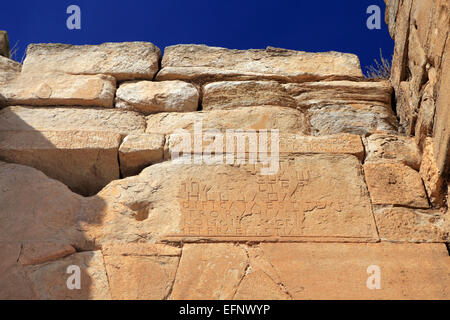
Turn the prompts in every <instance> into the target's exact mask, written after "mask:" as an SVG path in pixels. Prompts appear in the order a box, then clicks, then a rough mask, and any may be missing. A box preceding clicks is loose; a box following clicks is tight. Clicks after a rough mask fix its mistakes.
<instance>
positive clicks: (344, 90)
mask: <svg viewBox="0 0 450 320" xmlns="http://www.w3.org/2000/svg"><path fill="white" fill-rule="evenodd" d="M283 87H284V88H285V90H286V91H287V92H288V93H289V95H290V96H292V97H293V98H294V99H295V101H296V104H297V107H299V108H309V107H313V106H317V105H322V106H324V105H348V104H377V105H380V106H385V107H386V108H391V95H392V86H391V84H390V82H389V81H371V82H368V81H320V82H307V83H287V84H284V85H283Z"/></svg>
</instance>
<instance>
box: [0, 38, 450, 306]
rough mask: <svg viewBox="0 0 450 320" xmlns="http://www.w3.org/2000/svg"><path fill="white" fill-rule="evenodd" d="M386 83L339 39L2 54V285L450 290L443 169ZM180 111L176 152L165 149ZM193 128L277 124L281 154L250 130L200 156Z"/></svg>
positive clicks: (312, 294) (356, 292)
mask: <svg viewBox="0 0 450 320" xmlns="http://www.w3.org/2000/svg"><path fill="white" fill-rule="evenodd" d="M161 59H162V60H161ZM443 74H444V73H443ZM394 89H395V90H397V87H396V86H395V85H394ZM392 94H393V89H392V85H391V82H390V81H388V80H383V81H374V80H367V79H364V78H363V75H362V72H361V68H360V65H359V61H358V58H357V57H356V56H355V55H352V54H344V53H337V52H328V53H306V52H299V51H291V50H284V49H277V48H267V49H266V50H229V49H224V48H215V47H207V46H204V45H177V46H172V47H168V48H166V49H165V53H164V56H163V57H161V52H160V50H159V49H158V48H157V47H156V46H154V45H153V44H151V43H143V42H132V43H107V44H102V45H97V46H70V45H59V44H39V45H31V46H30V47H29V48H28V52H27V57H26V59H25V61H24V63H23V66H22V65H20V64H18V63H16V62H14V61H12V60H9V59H7V58H4V57H0V103H1V106H2V109H1V110H0V255H1V256H2V257H3V259H2V261H0V298H4V299H13V298H22V299H311V298H316V299H392V298H396V299H410V298H417V299H430V298H434V299H436V298H437V299H448V298H449V297H450V292H449V288H450V277H448V275H449V273H450V258H449V254H448V252H447V249H446V245H445V243H446V242H449V232H450V228H449V215H448V212H447V206H446V202H445V198H446V196H445V194H444V192H445V190H444V189H443V188H442V187H440V188H436V187H435V186H436V185H439V186H441V185H442V186H443V185H445V181H446V180H445V179H446V177H445V176H444V175H443V174H442V170H441V169H440V164H439V161H440V160H439V159H440V158H439V157H438V158H437V160H436V156H435V153H436V152H437V151H436V150H437V149H436V148H435V144H433V142H434V140H433V138H432V137H428V136H427V137H426V139H425V140H424V143H423V145H424V147H422V144H421V143H418V142H420V141H418V140H417V139H416V138H417V137H416V138H415V137H411V136H409V135H405V134H402V133H399V128H401V125H402V124H400V125H399V123H398V122H397V117H396V114H395V113H394V112H393V109H392V106H391V100H392ZM400 119H402V117H400ZM199 123H201V130H200V131H198V130H197V129H196V128H197V127H198V124H199ZM180 130H181V131H182V132H188V133H190V134H192V136H193V137H194V142H193V145H194V148H193V149H192V154H188V156H189V159H192V162H190V163H186V162H183V161H179V160H180V159H176V158H174V157H173V156H172V155H173V151H174V150H175V149H176V148H177V147H178V146H179V145H180V140H179V137H180V136H179V132H180ZM208 130H215V132H216V133H219V134H228V133H229V132H230V131H231V130H235V131H238V132H246V133H249V132H250V133H255V137H257V139H261V137H264V135H265V134H266V133H267V132H270V137H273V134H274V131H273V130H278V131H277V137H278V141H277V147H278V153H279V154H277V156H279V158H277V163H276V164H277V170H276V172H274V173H272V174H269V175H264V174H262V173H261V172H262V171H261V168H262V167H263V164H262V163H250V161H249V159H251V157H252V156H255V154H256V156H255V157H256V159H260V158H261V155H262V154H263V151H262V150H261V149H258V150H252V149H251V147H250V146H247V147H246V149H245V152H244V153H243V158H239V157H237V158H233V161H232V162H226V163H225V162H221V161H220V159H223V158H225V157H226V156H228V155H229V150H228V149H226V148H224V149H220V150H216V152H215V153H214V154H213V155H212V156H211V157H210V158H209V159H210V160H214V161H211V162H210V163H205V162H204V160H203V161H196V159H200V158H201V157H200V158H198V157H197V156H198V155H202V154H203V155H204V154H205V152H206V151H207V150H208V148H209V147H210V145H209V144H208V143H206V142H204V144H203V145H200V147H199V148H197V147H196V142H195V139H196V137H197V136H200V139H203V138H204V134H205V133H207V132H208ZM217 137H218V135H217V136H216V138H217ZM249 139H250V138H249ZM419 140H420V139H419ZM258 141H261V140H258ZM270 141H271V142H270V143H269V145H270V148H269V150H272V151H273V150H274V149H273V147H274V142H273V141H274V140H270ZM227 143H229V142H227ZM233 150H234V149H233ZM272 155H273V154H272ZM222 156H224V157H223V158H222ZM217 160H219V161H217ZM372 265H378V266H380V267H381V270H382V275H381V277H382V287H381V289H379V290H370V289H369V288H368V287H367V278H368V277H369V275H368V274H367V268H368V267H369V266H372ZM69 266H78V267H79V268H80V270H81V280H80V281H81V289H79V290H69V289H68V287H67V278H68V277H69V275H68V274H67V268H68V267H69Z"/></svg>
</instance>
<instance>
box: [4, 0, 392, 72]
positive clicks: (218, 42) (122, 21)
mask: <svg viewBox="0 0 450 320" xmlns="http://www.w3.org/2000/svg"><path fill="white" fill-rule="evenodd" d="M72 4H75V5H78V6H79V7H80V8H81V30H68V29H67V27H66V20H67V18H68V16H69V15H68V14H67V13H66V9H67V7H68V6H69V5H72ZM370 5H378V6H380V7H381V10H382V12H381V14H382V24H381V30H369V29H368V28H367V27H366V20H367V18H368V17H369V15H368V14H367V13H366V9H367V7H368V6H370ZM1 8H2V10H1V11H0V30H1V29H3V30H7V31H8V33H9V37H10V42H11V46H14V44H16V43H17V44H18V48H19V50H18V52H17V55H16V59H17V60H19V61H20V60H21V59H22V56H23V55H24V52H25V49H26V47H27V45H28V44H30V43H42V42H57V43H70V44H98V43H102V42H108V41H150V42H153V43H154V44H155V45H157V46H158V47H160V48H161V49H162V50H163V49H164V47H166V46H169V45H173V44H180V43H196V44H207V45H211V46H221V47H226V48H234V49H249V48H265V47H267V46H274V47H280V48H288V49H294V50H302V51H312V52H319V51H330V50H335V51H342V52H350V53H355V54H357V55H358V56H359V57H360V60H361V66H362V67H363V71H365V69H364V67H365V66H367V65H370V64H372V63H373V59H375V58H378V57H379V50H380V48H381V49H382V51H383V55H384V56H385V57H389V58H390V57H391V56H392V52H393V46H394V42H393V41H392V39H391V38H390V36H389V33H388V30H387V26H386V24H385V22H384V10H385V5H384V1H383V0H344V1H336V0H317V1H314V0H158V1H154V0H126V1H124V0H122V1H119V0H71V1H66V0H55V1H48V0H47V1H46V0H42V1H35V0H25V1H3V2H2V5H1Z"/></svg>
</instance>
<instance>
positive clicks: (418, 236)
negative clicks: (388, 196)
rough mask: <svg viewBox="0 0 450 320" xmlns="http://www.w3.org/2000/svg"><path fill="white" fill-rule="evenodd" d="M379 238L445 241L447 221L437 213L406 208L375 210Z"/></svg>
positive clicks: (449, 235) (448, 232)
mask: <svg viewBox="0 0 450 320" xmlns="http://www.w3.org/2000/svg"><path fill="white" fill-rule="evenodd" d="M374 215H375V221H376V223H377V229H378V233H379V234H380V238H381V240H386V241H405V242H446V241H448V240H449V237H450V228H449V226H450V225H449V223H448V221H446V219H445V217H442V216H441V215H439V214H432V213H431V214H430V213H426V212H421V211H419V210H413V209H408V208H387V209H380V210H378V211H376V212H375V214H374Z"/></svg>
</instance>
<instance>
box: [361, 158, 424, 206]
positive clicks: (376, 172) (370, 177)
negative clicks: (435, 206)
mask: <svg viewBox="0 0 450 320" xmlns="http://www.w3.org/2000/svg"><path fill="white" fill-rule="evenodd" d="M364 172H365V175H366V181H367V186H368V188H369V193H370V197H371V198H372V203H373V204H393V205H402V206H407V207H413V208H428V207H429V205H428V200H427V196H426V194H425V189H424V187H423V183H422V179H420V175H419V173H418V172H417V171H415V170H414V169H412V168H410V167H408V166H406V165H404V164H403V163H366V164H364Z"/></svg>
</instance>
